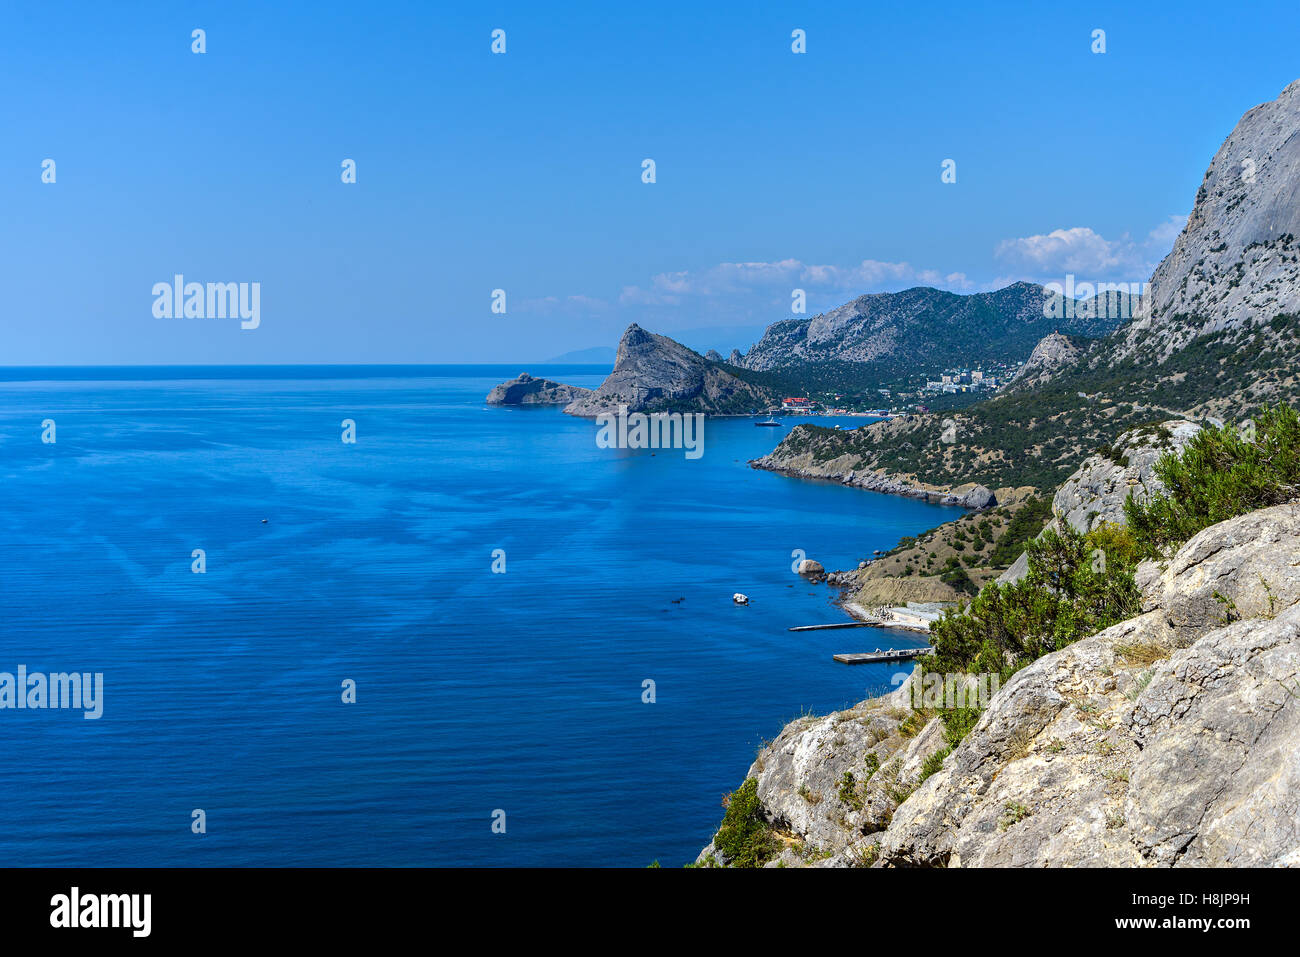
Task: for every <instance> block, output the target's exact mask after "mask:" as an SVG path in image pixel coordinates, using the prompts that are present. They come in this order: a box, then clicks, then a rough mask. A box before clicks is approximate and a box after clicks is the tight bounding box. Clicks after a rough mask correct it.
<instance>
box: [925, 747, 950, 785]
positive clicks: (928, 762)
mask: <svg viewBox="0 0 1300 957" xmlns="http://www.w3.org/2000/svg"><path fill="white" fill-rule="evenodd" d="M950 754H952V746H951V745H949V746H948V747H945V748H940V749H939V750H938V751H936V752H934V754H932V755H930V756H929V757H928V758H926V759H925V761H923V762H922V763H921V776H920V777H919V778H917V782H916V783H917V784H920V783H922V782H923V781H925V779H926V778H928V777H929V776H930V775H932V774H934V773H935V772H936V771H938V770H939V769H940V768H941V767H943V759H944V758H946V757H947V756H948V755H950Z"/></svg>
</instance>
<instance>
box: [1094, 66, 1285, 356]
mask: <svg viewBox="0 0 1300 957" xmlns="http://www.w3.org/2000/svg"><path fill="white" fill-rule="evenodd" d="M1297 129H1300V80H1297V81H1295V82H1294V83H1292V84H1291V85H1289V86H1288V87H1287V88H1286V89H1284V90H1283V91H1282V93H1281V95H1280V96H1279V97H1278V98H1277V99H1276V100H1273V101H1272V102H1270V103H1264V104H1262V105H1260V106H1257V107H1255V108H1254V109H1252V110H1250V111H1249V112H1248V113H1246V114H1245V115H1244V116H1243V117H1242V118H1241V120H1240V121H1239V122H1238V123H1237V126H1236V128H1235V129H1233V131H1232V133H1231V134H1230V135H1229V136H1228V138H1227V139H1226V140H1225V141H1224V143H1223V145H1222V146H1220V147H1219V151H1218V152H1217V153H1216V154H1215V155H1214V159H1213V161H1212V162H1211V163H1210V167H1209V169H1207V170H1206V171H1205V179H1204V182H1202V184H1201V187H1200V189H1199V191H1198V192H1197V194H1196V202H1195V205H1194V206H1193V208H1192V213H1191V216H1190V217H1189V219H1188V221H1187V225H1186V227H1185V228H1184V229H1183V231H1182V233H1181V234H1180V235H1179V237H1178V239H1177V240H1176V241H1175V243H1174V248H1173V251H1172V252H1170V253H1169V255H1168V256H1166V257H1165V259H1164V261H1163V262H1161V263H1160V265H1159V266H1158V267H1157V268H1156V271H1155V274H1154V275H1153V276H1152V277H1151V294H1150V301H1149V303H1148V309H1147V310H1146V313H1147V314H1146V315H1145V316H1143V317H1141V318H1139V319H1137V320H1135V321H1134V322H1132V323H1131V324H1130V325H1129V326H1127V327H1125V328H1124V329H1122V330H1121V331H1120V333H1119V341H1118V342H1117V343H1116V345H1115V348H1114V350H1113V359H1114V360H1116V361H1118V360H1121V359H1127V358H1131V357H1135V356H1142V357H1146V356H1149V357H1150V358H1152V359H1154V360H1155V361H1157V362H1158V361H1163V360H1164V359H1165V358H1167V357H1168V356H1170V355H1172V354H1173V353H1174V352H1176V351H1178V350H1180V349H1182V348H1184V347H1185V346H1186V345H1187V344H1188V343H1189V342H1190V341H1191V340H1192V339H1193V338H1195V337H1196V336H1198V335H1202V334H1205V333H1209V332H1217V331H1219V330H1222V329H1236V328H1240V327H1242V326H1245V325H1247V324H1249V323H1252V322H1256V321H1263V322H1267V321H1268V320H1271V319H1272V318H1273V317H1274V316H1276V315H1277V314H1279V313H1287V312H1297V311H1300V193H1297V188H1298V187H1297V184H1300V135H1297V133H1296V131H1297Z"/></svg>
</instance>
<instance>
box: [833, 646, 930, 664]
mask: <svg viewBox="0 0 1300 957" xmlns="http://www.w3.org/2000/svg"><path fill="white" fill-rule="evenodd" d="M933 653H934V649H933V648H890V649H889V650H888V651H881V650H880V649H879V648H877V649H876V650H875V651H864V652H859V653H856V654H846V655H834V656H833V657H834V658H835V660H836V661H838V662H839V663H840V664H842V665H870V664H879V663H880V662H888V661H907V660H909V659H911V658H920V657H921V656H922V655H929V654H933Z"/></svg>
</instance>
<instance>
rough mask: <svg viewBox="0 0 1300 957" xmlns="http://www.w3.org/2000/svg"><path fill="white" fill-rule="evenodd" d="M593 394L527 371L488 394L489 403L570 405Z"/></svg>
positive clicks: (588, 390)
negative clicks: (539, 377)
mask: <svg viewBox="0 0 1300 957" xmlns="http://www.w3.org/2000/svg"><path fill="white" fill-rule="evenodd" d="M590 394H591V390H590V389H584V388H581V387H580V386H576V385H565V384H564V383H562V382H553V381H552V380H550V379H534V378H533V377H532V376H530V375H529V374H528V373H527V372H521V373H520V374H519V377H518V378H515V379H511V380H510V381H509V382H503V383H501V384H500V385H499V386H496V387H495V388H493V390H492V391H491V392H489V393H488V394H487V402H488V404H489V405H568V404H569V403H570V402H573V401H575V400H577V399H580V398H582V397H583V396H587V395H590Z"/></svg>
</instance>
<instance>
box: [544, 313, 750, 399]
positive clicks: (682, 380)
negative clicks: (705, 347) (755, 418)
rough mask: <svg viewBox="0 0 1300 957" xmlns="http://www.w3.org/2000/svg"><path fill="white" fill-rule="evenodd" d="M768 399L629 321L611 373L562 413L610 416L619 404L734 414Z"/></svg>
mask: <svg viewBox="0 0 1300 957" xmlns="http://www.w3.org/2000/svg"><path fill="white" fill-rule="evenodd" d="M774 401H775V393H773V392H772V391H771V390H768V389H764V388H761V387H759V386H755V385H752V384H751V383H748V382H745V381H743V380H742V379H739V378H737V377H736V376H734V375H732V374H731V373H729V372H727V371H725V370H724V369H722V368H721V367H719V366H718V365H716V364H715V363H713V362H710V361H709V360H708V359H705V358H704V356H702V355H700V354H699V353H697V352H694V351H692V350H691V349H688V348H686V346H684V345H682V344H681V343H679V342H675V341H674V340H672V339H669V338H668V337H667V336H660V335H655V334H654V333H652V332H646V331H645V330H644V329H642V328H641V327H640V326H638V325H637V324H636V323H633V324H632V325H630V326H628V328H627V331H626V332H625V333H623V338H622V339H621V340H620V341H619V344H618V354H617V357H616V358H615V360H614V371H613V372H611V373H610V374H609V377H608V378H606V379H605V381H604V382H602V383H601V384H600V387H599V388H597V389H596V390H595V391H594V392H591V393H590V394H588V395H585V396H583V397H581V398H579V399H577V400H576V401H574V402H573V403H571V404H570V405H569V406H568V407H567V408H566V409H565V410H564V411H565V412H566V413H568V414H569V415H577V416H587V417H591V416H596V415H599V414H601V413H602V412H616V411H618V408H619V406H627V410H628V411H629V412H653V411H658V410H669V411H692V412H713V413H729V412H735V413H739V412H754V411H757V410H759V409H762V408H767V407H769V406H771V405H772V404H773V402H774Z"/></svg>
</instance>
